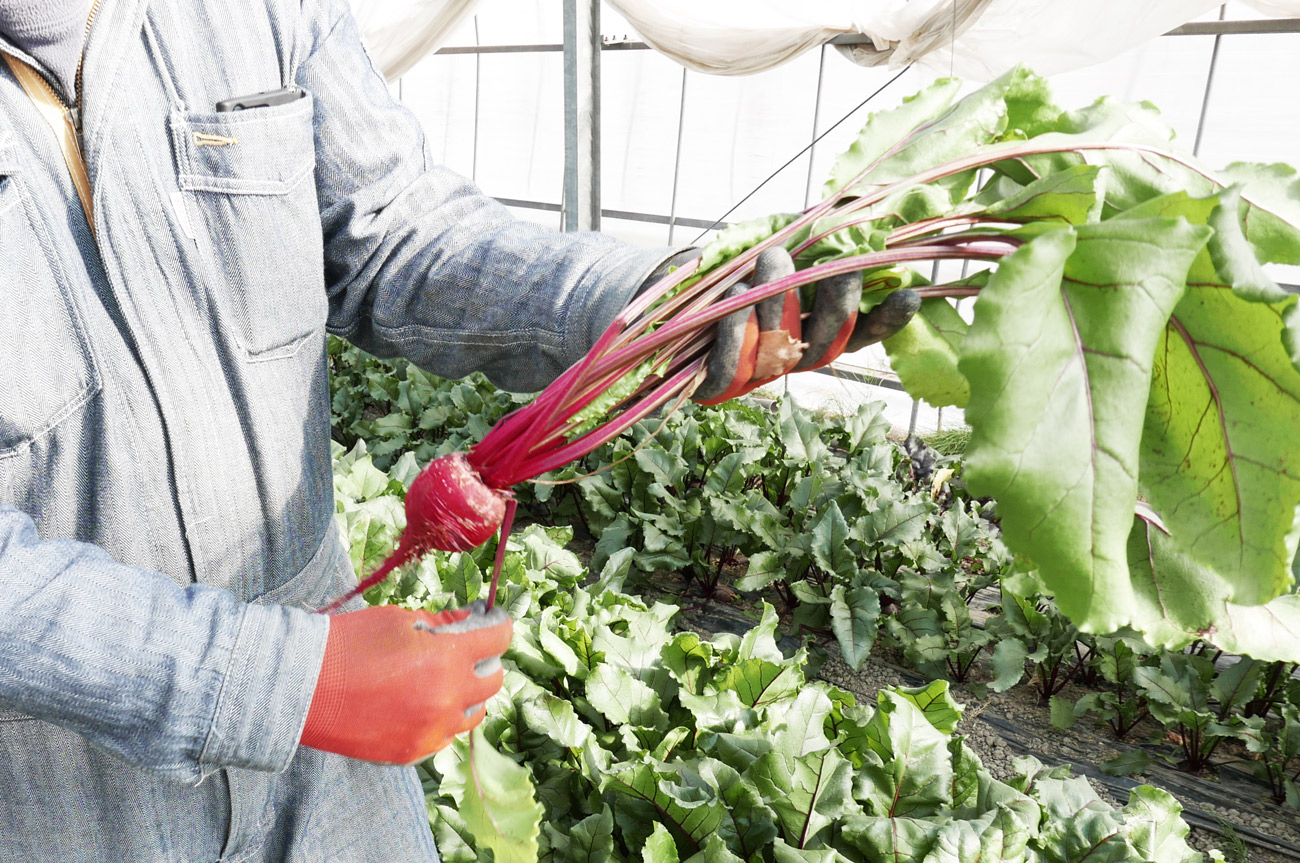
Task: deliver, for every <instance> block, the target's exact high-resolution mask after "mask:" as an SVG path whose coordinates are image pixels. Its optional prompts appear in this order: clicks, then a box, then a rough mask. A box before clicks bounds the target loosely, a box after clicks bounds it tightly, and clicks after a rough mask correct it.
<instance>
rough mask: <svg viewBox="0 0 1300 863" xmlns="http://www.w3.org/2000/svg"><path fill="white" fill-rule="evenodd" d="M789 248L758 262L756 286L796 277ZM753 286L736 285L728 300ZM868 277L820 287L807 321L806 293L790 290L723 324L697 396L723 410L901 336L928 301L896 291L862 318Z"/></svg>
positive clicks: (846, 277)
mask: <svg viewBox="0 0 1300 863" xmlns="http://www.w3.org/2000/svg"><path fill="white" fill-rule="evenodd" d="M794 269H795V268H794V262H793V261H792V260H790V255H789V254H788V253H787V252H786V251H785V249H781V248H774V249H767V250H766V251H764V252H762V253H761V254H760V255H759V256H758V260H756V261H755V262H754V286H755V287H757V286H759V285H765V284H768V283H769V282H774V281H776V280H777V279H782V278H785V277H786V276H788V275H790V274H791V273H793V272H794ZM747 290H749V287H748V286H746V285H744V284H737V285H735V286H734V287H733V288H732V289H731V290H730V291H729V292H728V293H727V296H728V297H734V296H737V295H739V294H741V293H743V292H745V291H747ZM861 299H862V274H861V273H845V274H843V275H840V276H832V277H831V278H828V279H823V280H822V281H821V282H819V283H818V284H817V290H816V293H815V295H814V299H813V307H812V311H811V312H810V313H809V314H808V316H807V318H806V319H805V318H803V315H802V313H801V311H800V306H799V293H798V292H797V291H787V292H786V293H784V294H780V295H778V296H775V297H771V298H769V299H766V300H763V301H762V302H761V303H758V304H757V305H756V306H754V308H753V309H742V310H741V311H738V312H736V313H735V314H733V315H731V316H730V317H727V318H724V319H723V320H721V321H719V322H718V328H717V335H716V336H715V338H714V341H713V347H712V348H711V349H710V351H709V358H708V361H707V365H706V367H705V368H706V376H705V378H704V381H703V382H702V383H701V384H700V385H699V387H698V388H696V390H695V393H694V395H692V398H693V399H694V400H695V401H697V402H700V403H701V404H706V405H715V404H719V403H720V402H725V401H728V400H730V399H734V398H736V397H737V396H741V395H744V394H745V393H747V392H749V391H750V390H752V389H755V388H756V387H760V386H762V385H763V384H766V383H770V382H771V381H774V380H776V379H777V378H779V377H781V376H782V375H785V374H788V373H789V372H800V371H809V370H812V369H818V368H821V367H822V366H824V365H827V364H828V363H830V362H832V361H833V360H834V359H835V358H837V357H838V356H840V354H842V353H844V352H845V351H856V350H860V349H861V348H864V347H866V346H867V345H873V344H875V343H876V342H879V341H882V340H884V339H887V338H889V337H890V336H892V335H894V334H895V333H897V332H898V331H899V330H901V329H902V328H903V327H905V326H907V322H908V321H910V320H911V319H912V316H913V315H914V314H916V311H917V309H919V308H920V306H921V298H920V296H919V295H918V294H917V293H916V292H915V291H911V290H900V291H895V292H894V293H892V294H890V295H889V296H888V297H886V298H885V300H884V302H882V303H881V304H880V305H879V306H877V307H876V308H874V309H872V310H871V311H870V312H869V313H867V314H866V315H863V316H862V317H861V318H859V317H858V304H859V302H860V301H861Z"/></svg>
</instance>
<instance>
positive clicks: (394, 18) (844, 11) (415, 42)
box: [352, 0, 1300, 80]
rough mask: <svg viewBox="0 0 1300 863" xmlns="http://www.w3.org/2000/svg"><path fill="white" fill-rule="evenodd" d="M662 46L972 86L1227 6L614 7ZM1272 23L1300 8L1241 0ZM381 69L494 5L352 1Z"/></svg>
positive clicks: (982, 0)
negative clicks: (913, 69)
mask: <svg viewBox="0 0 1300 863" xmlns="http://www.w3.org/2000/svg"><path fill="white" fill-rule="evenodd" d="M606 2H607V3H608V4H609V5H610V7H612V8H613V9H614V10H616V11H617V12H618V13H620V14H621V15H622V16H623V17H624V18H625V19H626V20H627V21H628V23H629V24H630V25H631V26H632V27H633V28H634V29H635V30H636V31H637V33H638V34H639V35H640V36H641V38H642V39H644V40H645V41H646V43H647V44H649V45H650V46H651V47H653V48H655V49H656V50H658V51H660V52H662V53H664V54H666V55H668V56H670V57H672V58H673V59H674V60H676V61H677V62H679V63H681V64H682V65H684V66H687V67H688V68H691V69H694V70H696V71H699V72H707V73H712V74H719V75H750V74H754V73H756V72H761V71H764V70H767V69H772V68H774V67H776V66H780V65H782V64H784V63H787V62H789V61H790V60H792V59H794V58H795V57H797V56H799V55H800V54H802V53H804V52H805V51H807V50H809V49H811V48H815V47H817V46H820V45H822V44H823V43H825V42H827V41H829V40H830V39H832V38H834V37H836V36H841V35H850V34H851V35H860V36H865V37H867V38H869V39H870V40H871V41H870V43H869V44H864V45H857V46H841V51H842V52H843V53H844V54H845V55H846V56H848V57H849V58H851V59H852V60H853V61H854V62H856V63H859V64H860V65H864V66H876V65H889V66H891V67H900V66H904V65H907V64H909V63H921V64H922V65H925V66H928V67H929V68H931V69H934V70H936V71H943V72H945V73H952V74H956V75H959V76H962V77H965V78H971V79H976V80H979V79H987V78H991V77H994V76H996V75H998V74H1000V73H1001V72H1003V71H1005V70H1006V69H1008V68H1010V67H1011V66H1013V65H1015V64H1017V63H1025V64H1027V65H1029V66H1032V67H1033V68H1034V69H1036V70H1037V71H1039V72H1040V73H1042V74H1049V75H1050V74H1055V73H1059V72H1066V71H1070V70H1073V69H1080V68H1083V67H1085V66H1089V65H1092V64H1094V63H1098V62H1101V61H1104V60H1107V59H1109V58H1111V57H1114V56H1117V55H1119V54H1122V53H1123V52H1125V51H1127V50H1128V49H1130V48H1132V47H1134V46H1136V45H1138V44H1140V43H1142V42H1145V41H1146V40H1148V39H1151V38H1154V37H1156V36H1159V35H1160V34H1161V33H1164V32H1166V31H1168V30H1171V29H1173V28H1174V27H1177V26H1178V25H1180V24H1183V23H1185V22H1187V21H1190V20H1192V19H1194V18H1197V17H1198V16H1200V15H1203V14H1204V13H1206V12H1207V11H1209V10H1211V9H1214V8H1215V7H1216V6H1219V5H1220V0H1143V2H1141V3H1134V2H1133V0H803V2H797V1H796V2H791V0H606ZM1233 5H1235V6H1241V5H1244V6H1246V7H1249V8H1251V9H1253V10H1254V11H1256V12H1258V13H1259V14H1262V15H1265V16H1270V17H1291V16H1300V0H1233ZM352 6H353V11H354V13H355V14H356V16H357V18H358V20H359V21H360V24H361V28H362V33H363V35H364V37H365V40H366V44H367V46H368V47H369V49H370V53H371V55H372V56H373V57H374V59H375V62H376V63H377V64H378V65H379V67H380V68H381V69H382V70H383V72H384V74H385V75H386V76H387V77H388V78H389V80H393V79H395V78H398V77H400V76H401V75H402V74H404V73H405V72H406V71H407V70H409V69H410V68H411V66H413V65H414V64H415V63H416V62H417V61H418V60H419V59H420V58H422V57H424V56H425V55H426V54H429V53H431V52H433V51H435V50H437V48H438V46H440V45H441V44H442V43H443V42H444V41H445V40H446V38H447V36H448V35H449V34H450V33H451V32H452V31H453V30H455V28H456V26H457V25H458V24H459V23H460V22H461V21H463V20H464V19H465V18H466V17H467V16H468V15H470V14H471V13H473V12H475V11H482V12H483V13H484V14H491V11H492V2H491V0H488V2H486V3H481V2H480V0H352Z"/></svg>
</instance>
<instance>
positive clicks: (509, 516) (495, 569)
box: [487, 498, 516, 611]
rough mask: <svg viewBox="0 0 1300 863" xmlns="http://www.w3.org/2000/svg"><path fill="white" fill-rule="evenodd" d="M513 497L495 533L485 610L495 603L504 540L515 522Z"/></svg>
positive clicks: (504, 551)
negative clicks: (493, 557)
mask: <svg viewBox="0 0 1300 863" xmlns="http://www.w3.org/2000/svg"><path fill="white" fill-rule="evenodd" d="M515 506H516V504H515V499H514V498H510V500H508V501H506V514H505V516H504V517H503V518H502V519H501V530H500V531H499V532H498V533H497V556H496V560H494V561H493V562H492V585H491V586H490V587H489V588H488V596H487V610H488V611H491V610H492V607H493V606H494V605H496V604H497V583H498V582H499V581H500V580H501V566H502V564H504V563H505V559H506V540H507V539H509V538H510V527H511V525H513V524H514V522H515Z"/></svg>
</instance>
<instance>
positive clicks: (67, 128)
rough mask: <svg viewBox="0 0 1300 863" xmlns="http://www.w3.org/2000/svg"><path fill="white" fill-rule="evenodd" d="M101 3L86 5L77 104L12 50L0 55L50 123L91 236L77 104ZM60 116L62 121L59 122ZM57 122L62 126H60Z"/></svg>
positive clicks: (92, 228) (92, 220)
mask: <svg viewBox="0 0 1300 863" xmlns="http://www.w3.org/2000/svg"><path fill="white" fill-rule="evenodd" d="M101 3H102V0H94V3H93V4H92V5H91V7H90V13H89V14H88V15H87V16H86V29H85V33H84V35H83V36H82V43H81V53H82V56H81V58H79V59H78V60H77V74H76V79H75V85H74V89H75V90H76V93H75V94H74V97H75V98H76V100H77V106H78V108H70V107H68V104H67V103H66V102H64V101H63V98H62V97H61V96H59V94H58V91H56V90H55V89H54V87H53V85H51V84H50V82H49V81H47V80H45V76H43V75H41V74H40V73H39V72H37V71H36V69H35V68H33V67H32V66H30V65H28V64H27V63H26V62H25V61H24V60H22V59H20V58H19V57H18V56H16V55H14V54H9V53H5V54H4V55H3V56H4V59H5V62H7V63H8V64H9V68H10V69H11V70H13V73H14V76H15V77H17V78H18V81H19V83H20V84H21V85H22V88H23V90H25V91H26V92H27V95H28V97H29V98H31V100H32V101H33V102H34V103H35V104H36V108H37V111H38V112H39V113H40V114H41V115H42V117H43V118H44V119H45V121H46V123H47V124H48V125H49V126H50V128H51V130H52V131H53V132H54V137H55V139H56V140H57V141H58V142H59V149H61V150H62V151H63V161H64V162H65V163H66V164H67V166H68V173H69V174H71V175H72V185H73V187H74V188H75V189H76V191H77V197H78V198H79V199H80V200H81V208H82V210H83V211H85V214H86V223H87V224H88V225H89V226H90V233H91V236H94V234H95V215H94V211H93V208H92V206H91V190H90V178H89V176H88V175H87V172H86V158H85V156H84V155H83V154H82V152H81V112H80V110H78V109H79V108H80V105H81V77H82V76H81V70H82V65H83V64H84V62H85V53H86V40H88V39H89V37H90V26H91V24H93V23H94V21H95V15H96V14H97V13H98V12H99V7H100V4H101ZM60 119H61V120H62V122H60ZM60 126H62V127H63V128H62V129H61V128H60Z"/></svg>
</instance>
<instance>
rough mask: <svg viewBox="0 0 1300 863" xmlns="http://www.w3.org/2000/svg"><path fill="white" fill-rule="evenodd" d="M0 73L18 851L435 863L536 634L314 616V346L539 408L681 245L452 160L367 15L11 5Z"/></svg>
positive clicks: (330, 558) (282, 6)
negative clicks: (464, 749)
mask: <svg viewBox="0 0 1300 863" xmlns="http://www.w3.org/2000/svg"><path fill="white" fill-rule="evenodd" d="M88 18H89V19H90V24H89V26H88V27H87V24H86V22H87V19H88ZM0 53H3V55H4V61H3V62H0V863H11V861H22V863H32V861H59V863H72V861H113V863H122V861H131V863H145V861H169V863H170V861H191V860H192V861H214V860H217V859H223V860H239V861H254V860H313V861H314V860H329V861H360V860H374V861H384V863H394V861H416V860H421V861H423V860H436V859H437V856H436V851H435V849H434V846H433V840H432V838H431V836H430V831H429V829H428V826H427V822H426V812H425V805H424V799H423V794H422V792H421V789H420V785H419V782H418V780H417V778H416V775H415V772H414V771H413V770H412V769H409V768H406V767H402V766H398V765H403V764H410V763H412V762H414V761H417V760H419V759H420V758H422V757H424V756H426V755H428V754H429V753H431V752H433V751H435V750H437V749H439V748H440V747H442V746H443V745H445V744H446V743H447V742H448V741H449V740H450V739H451V738H452V737H453V736H454V735H456V734H457V733H459V732H462V731H464V730H466V729H468V728H470V727H472V726H473V725H474V724H476V723H477V722H478V721H479V720H481V718H482V716H483V708H482V706H481V705H482V704H483V702H484V701H486V700H487V699H488V698H489V697H490V696H491V695H492V694H493V693H494V692H495V691H496V690H497V688H498V687H499V686H500V681H501V671H500V665H499V662H497V661H496V660H495V658H496V657H498V656H499V655H500V654H502V653H503V652H504V651H505V650H506V647H507V645H508V643H509V640H510V632H511V624H510V621H509V619H508V618H507V617H506V616H505V614H504V613H503V612H500V611H495V612H493V613H491V614H483V613H476V614H472V615H471V614H470V612H469V611H468V610H460V611H454V612H445V613H443V614H440V615H430V614H428V613H425V612H416V611H407V610H401V609H395V608H374V609H365V610H357V609H356V606H355V605H353V606H349V610H346V611H345V612H343V613H340V614H338V615H336V616H334V617H326V616H323V615H317V614H313V613H311V609H315V608H317V607H319V606H321V605H322V604H324V603H325V602H326V601H327V600H328V599H330V598H331V597H333V596H336V595H338V594H339V593H341V592H343V591H344V590H345V589H346V588H347V587H348V586H350V585H352V584H355V577H356V576H355V574H354V573H353V571H352V568H351V566H350V563H349V560H348V553H347V549H346V548H345V547H344V545H343V543H342V542H341V540H340V537H339V536H338V534H337V532H336V531H335V528H334V520H333V502H332V483H331V474H330V451H329V437H330V428H329V389H328V381H327V373H326V362H325V350H324V339H325V333H326V332H327V331H328V332H331V333H334V334H337V335H339V336H342V337H344V338H346V339H348V340H350V341H351V342H353V343H355V344H357V345H360V346H361V347H363V348H365V349H366V350H368V351H371V352H373V353H376V354H379V355H381V356H398V355H400V356H404V357H407V358H409V359H411V360H412V361H414V362H416V363H418V364H419V365H421V366H423V367H424V368H427V369H430V370H432V371H434V372H436V373H437V374H439V375H443V376H447V377H459V376H462V375H465V374H467V373H469V372H471V371H475V370H480V371H483V372H485V373H486V374H487V375H488V376H489V377H490V378H491V379H492V380H493V381H495V382H496V383H497V384H499V385H501V386H503V387H506V388H510V389H514V390H522V391H529V390H535V389H538V388H540V387H542V386H543V385H545V384H546V383H547V382H548V381H550V380H552V379H553V378H554V377H555V376H557V375H558V374H559V373H560V371H561V370H563V369H564V368H565V367H567V366H568V365H569V364H571V363H573V362H574V361H576V360H577V359H578V358H579V357H581V356H582V354H583V353H584V352H585V351H586V350H587V349H588V347H589V346H590V345H591V344H592V343H593V341H594V339H595V337H596V335H597V334H598V333H599V332H600V331H601V330H602V329H603V328H604V327H605V326H606V325H607V324H608V322H609V321H610V320H611V319H612V318H613V317H614V315H615V314H616V313H617V311H618V310H619V309H621V308H622V307H623V306H624V305H625V304H626V303H627V302H628V300H629V299H630V298H631V297H632V296H633V295H634V293H635V292H636V290H637V288H638V287H639V286H641V285H642V284H643V283H645V281H646V280H647V278H648V277H649V275H650V274H651V273H652V272H653V271H655V270H656V268H657V267H661V266H662V265H663V264H665V262H666V261H667V260H668V259H669V256H670V255H671V254H672V253H673V252H674V251H675V250H669V249H653V250H645V249H637V248H632V247H629V246H626V245H623V244H620V243H618V242H616V241H614V240H613V239H611V238H608V237H605V236H601V235H597V234H583V235H574V234H569V235H564V234H558V233H553V232H550V231H547V230H544V229H542V228H539V227H536V226H533V225H530V224H525V223H521V222H517V221H514V220H512V219H511V217H510V216H509V215H508V214H507V213H506V211H505V210H504V209H503V208H502V207H501V206H499V205H497V204H496V203H495V202H494V201H492V200H491V199H489V198H487V197H485V196H484V195H483V194H481V193H480V192H479V191H478V190H477V189H475V188H474V187H473V186H472V185H470V184H469V183H468V182H466V181H465V180H463V179H461V178H460V177H458V176H456V175H454V174H452V173H451V172H449V171H447V170H446V169H444V168H441V167H439V166H437V165H434V164H431V163H430V159H429V155H428V153H427V151H426V150H425V148H424V141H423V139H422V137H421V134H420V129H419V126H418V124H417V122H416V121H415V120H414V119H413V117H412V116H411V115H410V114H409V113H408V112H406V111H405V110H403V109H402V108H401V107H399V106H398V105H396V104H394V103H393V101H392V100H391V99H390V98H389V95H388V90H387V88H386V86H385V84H384V81H383V80H382V78H381V77H380V75H379V74H378V73H377V72H376V70H375V69H374V67H373V66H372V65H371V63H370V61H369V59H368V58H367V56H366V53H365V52H364V51H363V49H362V46H361V43H360V41H359V38H358V35H357V28H356V26H355V24H354V22H353V20H352V18H351V17H350V14H349V12H348V7H347V4H346V2H345V0H301V2H287V0H266V2H265V3H264V4H263V3H239V2H232V1H231V0H168V2H152V3H147V2H146V0H102V2H95V3H94V4H93V6H92V4H91V3H90V2H89V0H0ZM67 107H72V108H73V109H74V110H73V111H68V110H67ZM854 305H856V293H855V294H854ZM835 314H841V313H840V312H835V313H834V314H832V313H831V312H826V313H823V314H819V315H818V316H816V317H819V318H820V319H822V323H821V325H820V326H821V329H822V330H824V331H826V332H832V331H834V330H836V329H837V328H838V326H839V321H840V320H843V317H842V315H841V317H840V318H835ZM743 323H744V322H743V321H741V322H740V325H741V326H743ZM732 329H735V326H733V327H732ZM736 350H738V348H737V349H736ZM736 350H733V351H732V355H733V359H731V360H729V362H731V363H732V365H731V366H730V367H729V368H728V367H726V365H727V364H726V363H723V362H722V361H721V360H717V361H715V365H714V368H713V371H712V379H711V380H710V381H706V382H705V384H706V386H708V387H710V388H711V391H712V392H714V393H725V392H727V391H728V390H729V389H737V388H741V389H743V386H740V387H733V386H732V384H733V383H735V382H733V381H731V380H730V379H729V378H730V377H733V376H734V374H735V373H734V372H733V371H731V370H730V369H734V368H735V367H736V366H735V362H736V360H735V358H734V356H735V354H736ZM719 355H720V356H721V352H719ZM739 383H740V384H741V385H743V384H745V382H744V381H741V382H739ZM416 623H419V624H420V627H418V628H417V627H416V626H415V624H416Z"/></svg>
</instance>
